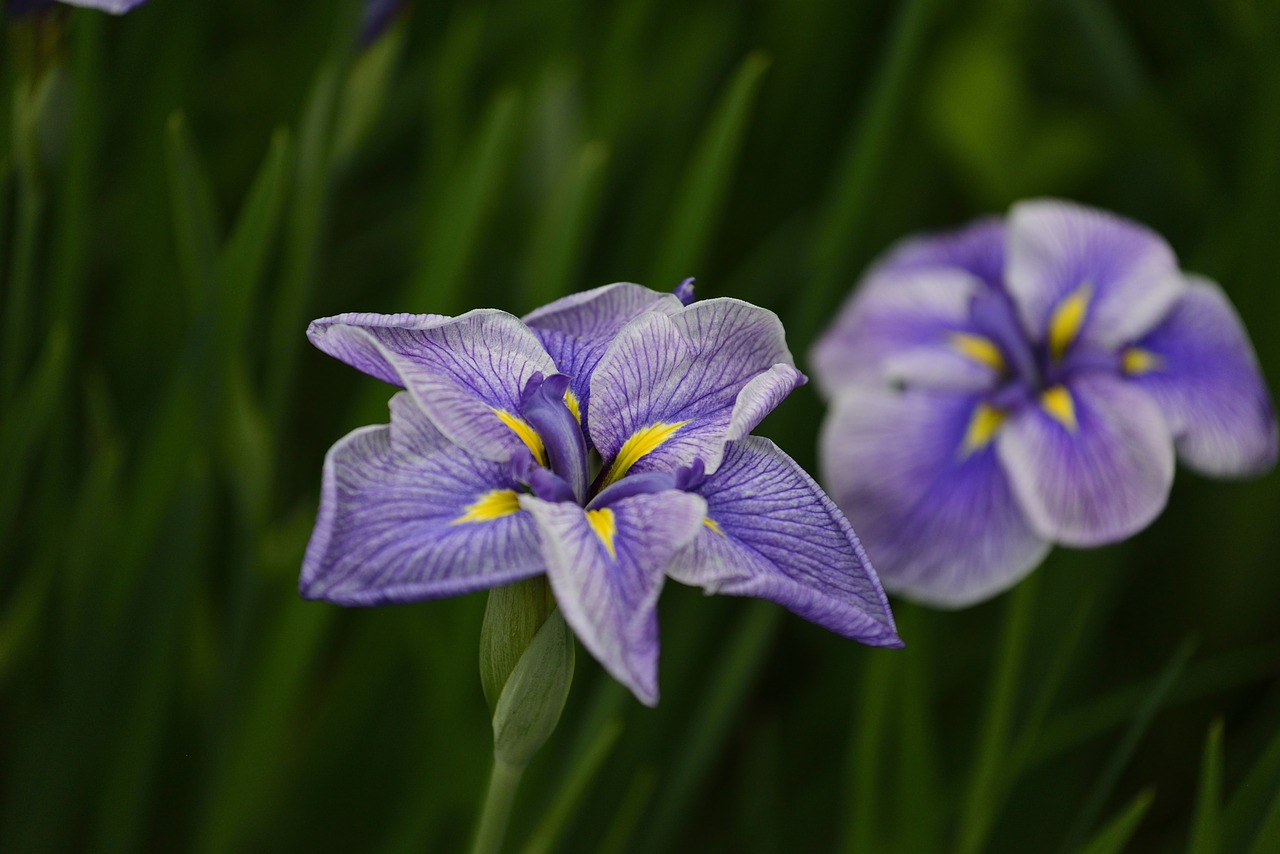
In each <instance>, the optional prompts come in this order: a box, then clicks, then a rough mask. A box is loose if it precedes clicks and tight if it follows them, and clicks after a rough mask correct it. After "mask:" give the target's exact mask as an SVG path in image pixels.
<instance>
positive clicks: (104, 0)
mask: <svg viewBox="0 0 1280 854" xmlns="http://www.w3.org/2000/svg"><path fill="white" fill-rule="evenodd" d="M59 2H62V3H66V4H67V5H69V6H83V7H85V8H86V9H101V10H102V11H103V12H110V13H111V14H112V15H123V14H124V13H125V12H128V11H129V10H130V9H133V8H135V7H137V6H141V5H142V4H143V3H145V2H147V0H59Z"/></svg>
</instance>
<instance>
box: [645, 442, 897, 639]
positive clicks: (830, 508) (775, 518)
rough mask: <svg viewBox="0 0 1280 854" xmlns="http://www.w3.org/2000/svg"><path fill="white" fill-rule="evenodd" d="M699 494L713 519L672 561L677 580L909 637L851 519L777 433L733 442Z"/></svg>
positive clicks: (854, 631)
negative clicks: (774, 438)
mask: <svg viewBox="0 0 1280 854" xmlns="http://www.w3.org/2000/svg"><path fill="white" fill-rule="evenodd" d="M637 477H639V475H637ZM624 482H625V481H624ZM695 492H696V493H697V494H698V495H701V496H702V497H703V498H705V499H706V501H707V523H706V524H705V525H704V526H703V529H702V530H701V532H700V533H699V534H698V536H697V537H696V538H695V539H694V541H693V542H692V543H691V544H690V545H689V546H687V547H686V548H685V549H684V550H683V551H681V552H680V553H679V554H678V555H677V556H676V558H675V560H674V561H673V562H672V564H671V567H670V568H669V569H668V570H667V574H668V575H670V576H671V577H672V578H674V579H676V580H677V581H680V582H683V583H685V584H692V585H696V586H698V587H702V588H704V589H706V590H707V592H708V593H726V594H729V595H732V596H757V597H759V598H762V599H768V600H770V601H772V602H777V603H778V604H780V605H782V606H784V607H786V608H788V609H790V610H791V611H793V612H795V613H796V614H799V615H800V616H801V617H804V618H805V619H807V620H810V621H812V622H814V623H817V624H818V625H820V626H823V627H825V628H827V629H830V630H831V631H833V632H837V633H838V634H842V635H844V636H845V637H849V638H853V639H855V640H859V641H861V642H863V643H867V644H872V645H874V646H901V645H902V641H901V640H900V639H899V638H898V634H897V632H896V630H895V629H894V624H893V616H892V614H891V613H890V612H889V604H888V601H887V600H886V599H885V595H884V590H883V589H881V587H880V582H879V580H878V579H877V578H876V574H875V571H874V570H873V569H872V568H871V563H870V562H869V561H868V560H867V556H866V554H865V553H864V552H863V550H862V546H861V545H860V544H859V543H858V538H857V537H856V536H855V535H854V533H853V529H852V528H851V527H850V526H849V522H848V520H846V519H845V517H844V514H842V513H841V512H840V510H839V509H838V508H837V507H836V506H835V504H834V503H833V502H832V501H831V499H830V498H828V497H827V495H826V493H824V492H823V491H822V489H821V488H820V487H819V486H818V485H817V484H816V483H814V481H813V478H811V477H809V475H808V474H806V473H805V472H804V470H803V469H801V468H800V466H798V465H797V464H796V463H795V461H794V460H792V459H791V458H790V457H788V456H787V455H786V454H784V453H783V452H782V451H781V450H780V449H779V448H778V447H777V446H776V445H774V444H773V443H772V442H770V441H769V440H768V439H763V438H760V437H757V436H748V437H747V438H745V439H743V440H741V441H738V442H731V443H729V444H728V445H727V446H726V448H725V456H724V462H723V463H722V464H721V466H720V470H719V471H717V472H716V474H715V475H714V476H713V477H710V478H707V479H706V480H705V481H704V482H703V483H702V485H701V486H700V487H698V488H697V489H696V490H695Z"/></svg>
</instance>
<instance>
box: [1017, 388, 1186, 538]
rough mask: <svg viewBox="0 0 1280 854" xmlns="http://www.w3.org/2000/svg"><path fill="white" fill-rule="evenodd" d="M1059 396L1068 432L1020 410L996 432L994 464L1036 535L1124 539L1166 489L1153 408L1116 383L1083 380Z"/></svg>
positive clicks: (1163, 442) (1051, 418) (1161, 430)
mask: <svg viewBox="0 0 1280 854" xmlns="http://www.w3.org/2000/svg"><path fill="white" fill-rule="evenodd" d="M1065 390H1066V391H1068V392H1069V394H1070V399H1071V401H1072V416H1073V419H1074V422H1075V425H1076V429H1074V430H1072V429H1068V427H1067V426H1066V425H1064V424H1063V423H1062V422H1061V420H1060V419H1059V416H1058V415H1057V414H1055V413H1050V412H1047V411H1046V410H1045V409H1044V408H1041V407H1027V408H1025V409H1024V410H1022V411H1021V412H1019V413H1017V414H1016V415H1014V416H1012V417H1011V418H1010V419H1009V423H1008V424H1006V425H1005V426H1004V429H1003V430H1001V431H1000V436H999V438H998V439H997V440H996V449H997V452H998V453H999V456H1000V460H1001V462H1003V463H1004V465H1005V469H1006V471H1008V473H1009V479H1010V481H1011V482H1012V484H1013V490H1014V494H1015V495H1016V496H1017V498H1018V502H1019V504H1020V505H1021V506H1022V508H1023V510H1024V511H1025V512H1026V514H1027V518H1028V519H1029V520H1030V521H1031V524H1032V525H1033V526H1034V528H1035V529H1036V531H1037V532H1038V533H1039V534H1040V535H1041V536H1043V537H1045V538H1047V539H1052V540H1056V541H1058V542H1061V543H1065V544H1067V545H1072V546H1096V545H1101V544H1103V543H1110V542H1115V541H1116V540H1121V539H1124V538H1125V537H1128V536H1130V535H1132V534H1134V533H1137V532H1138V531H1140V530H1142V529H1143V528H1144V527H1146V526H1147V525H1148V524H1149V523H1150V522H1151V520H1153V519H1154V518H1155V517H1156V516H1158V515H1159V514H1160V511H1161V510H1163V509H1164V505H1165V501H1166V500H1167V499H1168V496H1169V487H1170V485H1171V484H1172V483H1173V441H1172V437H1171V436H1170V435H1169V429H1168V427H1167V426H1166V425H1165V421H1164V418H1163V416H1162V415H1161V414H1160V410H1159V408H1158V407H1157V406H1156V404H1155V402H1154V401H1153V400H1152V399H1151V398H1150V397H1149V396H1148V395H1147V394H1146V393H1144V392H1142V391H1141V390H1139V389H1138V388H1135V387H1134V386H1133V385H1131V384H1130V383H1128V382H1127V381H1125V380H1123V379H1120V378H1119V377H1114V376H1111V375H1109V374H1102V373H1093V374H1085V375H1081V376H1079V377H1076V378H1074V379H1072V380H1071V381H1070V382H1069V383H1067V384H1066V386H1065Z"/></svg>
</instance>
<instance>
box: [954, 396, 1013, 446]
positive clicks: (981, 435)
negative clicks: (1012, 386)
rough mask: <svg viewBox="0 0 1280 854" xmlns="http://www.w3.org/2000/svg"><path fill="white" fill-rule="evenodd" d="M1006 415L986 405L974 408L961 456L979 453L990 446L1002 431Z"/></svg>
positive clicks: (981, 404) (980, 404)
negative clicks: (1001, 426)
mask: <svg viewBox="0 0 1280 854" xmlns="http://www.w3.org/2000/svg"><path fill="white" fill-rule="evenodd" d="M1004 419H1005V414H1004V411H1003V410H1000V409H996V408H995V407H994V406H988V405H987V404H985V403H979V404H978V405H977V406H975V407H974V408H973V417H972V418H970V419H969V429H968V430H966V431H965V434H964V446H963V447H962V448H961V456H963V457H967V456H969V455H970V454H972V453H973V452H974V451H979V450H981V449H983V448H985V447H986V446H987V445H990V444H991V442H992V440H993V439H995V437H996V433H997V432H999V430H1000V425H1001V424H1003V423H1004Z"/></svg>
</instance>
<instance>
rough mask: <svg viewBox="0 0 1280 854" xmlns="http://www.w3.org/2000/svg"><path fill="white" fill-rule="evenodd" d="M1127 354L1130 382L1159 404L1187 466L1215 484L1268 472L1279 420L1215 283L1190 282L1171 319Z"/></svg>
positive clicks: (1239, 328) (1239, 326)
mask: <svg viewBox="0 0 1280 854" xmlns="http://www.w3.org/2000/svg"><path fill="white" fill-rule="evenodd" d="M1128 352H1129V353H1134V352H1136V353H1142V354H1145V355H1144V357H1142V358H1141V359H1139V358H1138V357H1135V356H1129V355H1128V353H1126V365H1128V366H1130V367H1133V366H1136V365H1137V364H1138V362H1139V361H1141V367H1142V370H1130V371H1129V373H1130V374H1131V376H1132V381H1133V382H1134V383H1136V384H1137V385H1138V386H1139V387H1140V388H1142V389H1143V391H1145V392H1147V393H1148V394H1149V395H1151V397H1153V398H1154V399H1155V401H1156V404H1157V405H1158V406H1159V407H1160V411H1161V412H1163V413H1164V415H1165V418H1166V419H1167V420H1168V422H1169V426H1170V428H1171V429H1172V431H1173V434H1174V436H1175V438H1176V441H1177V448H1178V456H1179V457H1180V458H1181V459H1182V461H1183V462H1185V463H1186V464H1187V465H1189V466H1190V467H1192V468H1194V469H1196V470H1197V471H1200V472H1202V473H1204V474H1208V475H1214V476H1218V477H1240V476H1245V475H1251V474H1257V473H1260V472H1262V471H1265V470H1266V469H1269V468H1270V467H1271V466H1272V465H1274V464H1275V461H1276V444H1277V443H1276V416H1275V409H1274V408H1273V407H1272V405H1271V397H1270V395H1269V394H1268V393H1267V386H1266V384H1265V383H1264V382H1263V380H1262V375H1261V373H1260V372H1259V370H1258V361H1257V359H1256V358H1255V356H1254V355H1253V348H1252V347H1251V346H1250V344H1249V338H1248V336H1247V334H1246V333H1245V330H1244V325H1243V324H1241V322H1240V318H1239V317H1238V316H1237V315H1236V312H1235V310H1234V309H1233V308H1232V307H1231V303H1230V302H1229V301H1228V300H1227V297H1226V295H1225V294H1224V293H1223V292H1222V289H1221V288H1219V287H1218V286H1217V285H1216V284H1214V283H1213V282H1211V281H1209V280H1208V279H1203V278H1192V279H1191V280H1190V287H1189V288H1188V290H1187V292H1186V294H1184V295H1183V297H1182V299H1181V300H1180V301H1179V302H1178V304H1177V305H1176V306H1174V309H1173V311H1172V312H1170V313H1169V316H1168V317H1167V318H1165V319H1164V321H1163V322H1161V324H1160V325H1159V326H1157V327H1156V328H1155V329H1153V330H1152V331H1151V333H1150V334H1149V335H1147V336H1146V337H1145V338H1143V339H1141V340H1140V341H1139V342H1138V346H1137V347H1135V348H1133V349H1132V350H1130V351H1128Z"/></svg>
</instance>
